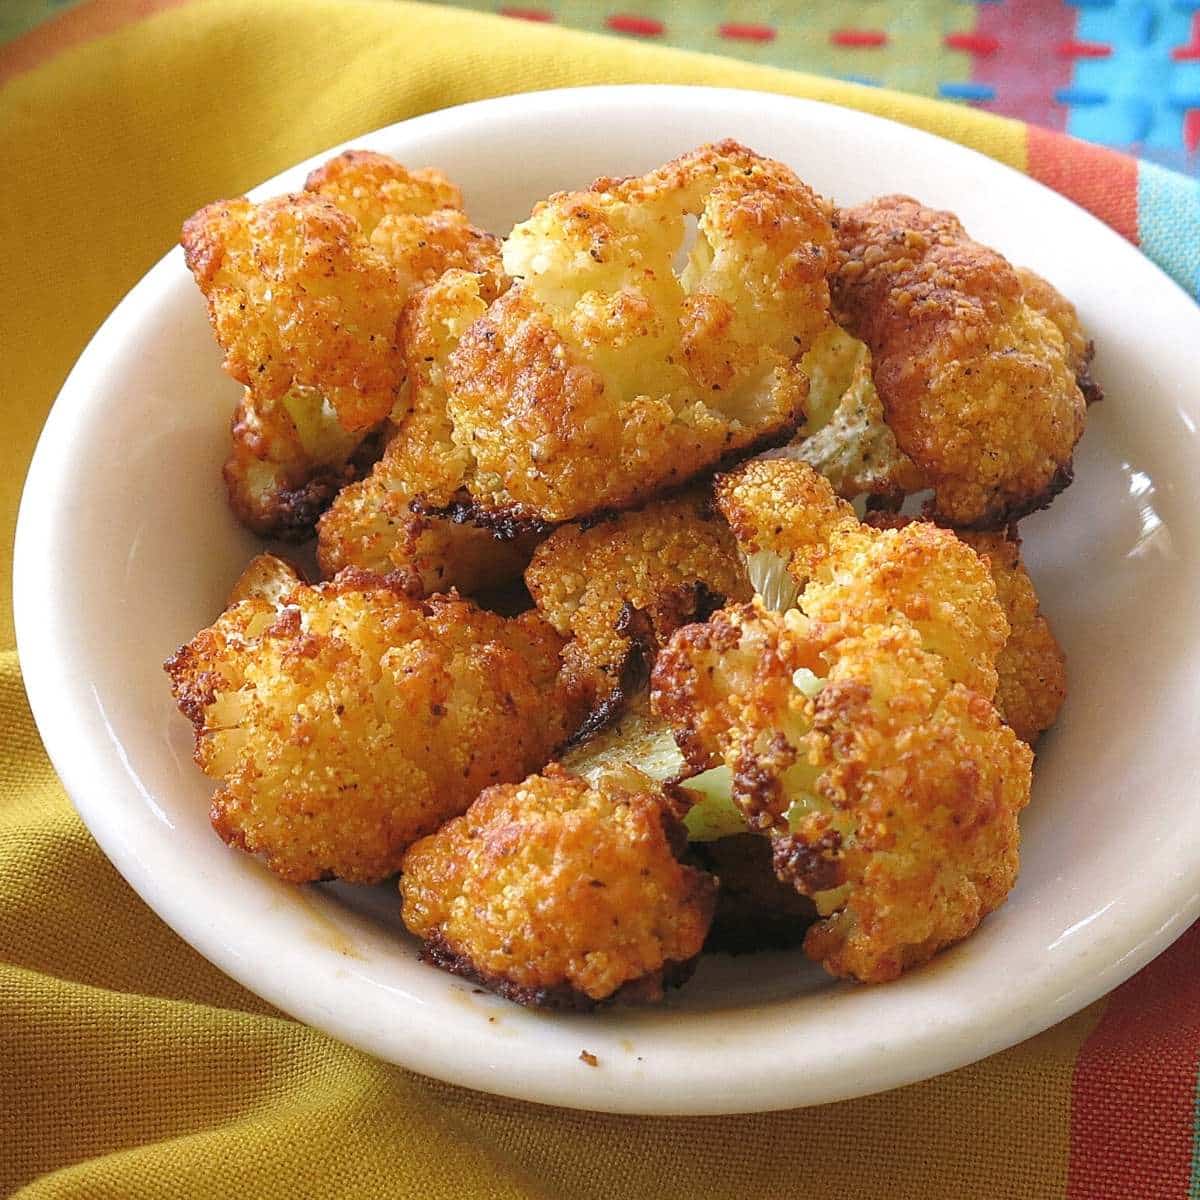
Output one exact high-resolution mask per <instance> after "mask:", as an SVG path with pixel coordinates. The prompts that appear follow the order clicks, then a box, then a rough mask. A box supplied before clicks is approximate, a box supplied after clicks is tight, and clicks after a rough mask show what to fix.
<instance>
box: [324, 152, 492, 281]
mask: <svg viewBox="0 0 1200 1200" xmlns="http://www.w3.org/2000/svg"><path fill="white" fill-rule="evenodd" d="M304 187H305V190H306V191H309V192H312V193H314V194H315V195H318V196H322V197H324V198H325V199H326V200H331V201H332V202H333V203H334V204H336V205H337V206H338V208H340V209H341V210H342V211H343V212H344V213H348V214H349V215H350V216H351V217H353V218H354V220H355V221H356V222H357V223H358V227H359V229H360V230H361V231H362V234H363V236H364V237H366V238H368V239H369V240H370V243H371V245H372V247H374V249H375V250H377V251H378V252H379V253H380V254H381V255H382V256H383V257H384V258H385V259H387V261H388V262H389V263H390V264H391V265H392V267H393V268H394V269H395V271H396V273H397V276H398V278H399V281H400V285H401V287H402V288H403V290H404V292H405V294H406V295H412V293H413V292H414V291H416V290H417V288H422V287H428V286H429V285H430V284H431V283H433V282H434V281H435V280H436V279H437V278H438V277H439V276H440V275H441V274H442V273H443V272H444V271H448V270H451V269H455V270H463V271H472V272H475V273H478V274H480V275H482V276H483V277H484V279H485V281H486V282H485V284H484V290H485V292H486V294H487V296H488V298H489V299H495V297H496V296H498V295H499V294H500V292H502V291H503V290H504V288H505V287H506V286H507V280H506V279H505V277H504V270H503V267H502V266H501V264H500V239H499V238H497V237H496V236H495V235H493V234H490V233H487V232H486V231H484V230H482V229H477V228H476V227H475V226H474V225H472V224H471V223H470V221H469V220H468V219H467V215H466V213H465V212H463V199H462V192H461V191H460V189H459V188H458V186H457V185H456V184H453V183H451V182H450V180H449V179H447V178H446V176H445V175H443V174H442V173H441V171H438V170H436V169H434V168H433V167H423V168H421V169H419V170H415V171H410V170H409V169H408V168H407V167H404V166H402V165H401V164H400V163H398V162H396V160H395V159H393V158H389V157H388V156H387V155H386V154H376V153H374V152H373V151H370V150H347V151H346V152H345V153H343V154H339V155H338V156H337V157H336V158H331V159H330V160H329V161H328V162H327V163H325V164H324V165H323V166H320V167H318V168H317V169H316V170H315V171H313V172H311V173H310V174H309V176H308V179H307V180H306V182H305V184H304Z"/></svg>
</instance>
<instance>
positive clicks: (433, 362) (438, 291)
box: [317, 269, 533, 594]
mask: <svg viewBox="0 0 1200 1200" xmlns="http://www.w3.org/2000/svg"><path fill="white" fill-rule="evenodd" d="M486 286H487V283H486V280H485V279H484V278H483V277H482V276H480V275H477V274H473V273H469V272H466V271H460V270H456V269H455V270H449V271H447V272H446V273H445V274H444V275H442V276H441V278H440V279H438V280H437V282H436V283H434V284H432V285H431V286H429V287H427V288H424V289H422V290H421V291H420V292H418V293H417V294H416V295H415V296H414V297H413V299H412V301H411V302H410V303H409V305H408V307H407V308H406V309H405V310H404V316H403V317H402V318H401V321H400V333H399V340H400V347H401V352H402V353H403V355H404V357H405V360H406V361H407V362H408V363H409V364H411V365H410V367H409V370H408V375H407V378H406V381H405V389H406V391H405V403H406V406H407V407H409V409H410V411H409V412H408V415H407V416H405V417H404V418H403V419H402V420H400V421H399V422H396V423H394V424H393V426H392V430H391V433H390V436H389V441H388V443H387V446H386V448H385V449H384V452H383V457H382V458H381V459H380V460H379V461H378V462H377V463H376V464H375V466H374V468H373V469H372V471H371V473H370V475H368V476H367V477H366V478H365V479H362V480H360V481H358V482H357V483H352V484H350V485H348V486H347V487H345V488H343V489H342V491H341V492H340V493H339V494H338V496H337V498H336V499H335V500H334V502H333V504H332V505H331V506H330V507H329V509H328V511H327V512H326V513H325V514H324V516H323V517H322V518H321V520H320V521H319V523H318V525H317V538H318V541H317V557H318V559H319V561H320V564H321V569H322V571H323V572H324V573H325V574H326V575H327V576H333V575H335V574H336V573H337V572H338V571H340V570H341V569H342V568H343V567H348V566H353V567H361V568H363V569H365V570H369V571H378V572H381V573H386V572H388V571H393V570H397V569H402V570H407V571H413V572H415V573H416V574H417V575H418V576H419V578H420V580H421V583H422V586H423V587H424V590H425V592H426V593H432V592H444V591H448V590H449V589H450V588H451V587H455V588H458V589H459V591H461V592H464V593H468V594H474V593H477V592H480V591H483V590H488V589H492V588H496V587H500V586H503V585H504V584H506V583H509V582H511V581H512V580H514V579H517V578H519V577H520V574H521V571H522V570H523V569H524V568H525V566H526V564H527V563H528V561H529V555H530V553H531V552H532V549H533V546H532V543H531V541H530V539H529V538H518V539H517V540H515V541H501V540H499V539H497V538H496V537H495V536H494V535H493V534H492V533H491V532H490V531H489V530H486V529H480V528H478V527H477V526H474V525H470V524H458V523H455V522H454V521H452V520H451V519H450V518H448V517H439V516H426V515H423V514H421V513H417V512H414V511H413V510H412V507H411V505H412V503H413V501H414V500H416V499H418V498H424V497H427V496H429V495H430V494H432V495H434V496H436V497H443V498H444V497H446V496H448V495H450V494H452V493H453V492H454V490H455V488H457V486H458V483H459V481H460V480H461V478H462V475H463V472H464V470H465V464H466V462H467V461H468V459H469V455H468V454H467V452H466V451H465V450H464V449H462V448H461V447H459V446H457V445H456V444H455V443H454V441H453V438H452V427H451V424H450V418H449V416H448V415H447V412H446V384H445V369H446V362H447V360H448V359H449V356H450V353H451V351H452V350H453V349H454V347H455V346H456V345H457V344H458V339H459V338H460V337H461V336H462V333H463V330H464V329H466V327H467V326H468V325H470V324H471V322H472V321H474V320H475V319H476V318H477V317H479V316H481V315H482V314H483V312H484V311H485V310H486V308H487V304H486V301H485V298H484V297H485V289H486Z"/></svg>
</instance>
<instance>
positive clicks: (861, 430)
mask: <svg viewBox="0 0 1200 1200" xmlns="http://www.w3.org/2000/svg"><path fill="white" fill-rule="evenodd" d="M801 365H802V366H803V368H804V371H805V373H806V374H807V375H808V380H809V386H808V416H807V418H806V420H805V422H804V425H803V427H802V428H801V430H800V432H799V434H798V435H797V436H796V438H795V440H794V441H792V442H791V443H789V445H788V446H787V447H786V448H785V449H782V450H779V451H776V452H775V453H777V454H779V455H780V456H786V457H789V458H797V459H799V460H800V461H801V462H806V463H808V464H809V465H810V466H811V467H812V468H813V469H814V470H816V471H818V472H819V473H820V474H822V475H824V476H825V478H826V479H828V480H829V482H830V484H831V485H832V487H833V490H834V491H835V492H837V494H838V495H839V496H841V497H842V498H843V499H846V500H853V499H854V498H855V497H856V496H862V495H873V496H893V497H899V496H908V495H911V494H912V493H914V492H920V491H923V490H924V489H925V486H926V485H925V479H924V477H923V476H922V475H921V472H920V471H919V470H918V469H917V465H916V463H914V462H913V461H912V459H911V458H909V457H908V455H907V454H904V453H903V452H902V451H901V450H900V447H899V446H898V445H897V444H896V435H895V434H894V433H892V431H891V429H890V428H889V427H888V425H887V423H886V421H885V419H884V413H883V404H882V403H881V402H880V399H879V393H878V392H877V391H876V390H875V380H874V377H873V376H872V373H871V351H870V350H869V349H867V346H866V345H865V343H863V342H860V341H859V340H858V338H856V337H852V336H851V335H850V334H849V333H847V332H846V331H845V330H844V329H842V328H841V327H840V326H838V325H830V326H829V328H828V329H827V330H826V331H825V333H823V334H822V335H821V336H820V337H819V338H818V339H817V340H816V342H815V343H814V344H813V346H812V348H811V349H810V350H809V351H808V353H807V354H805V356H804V358H803V359H802V360H801Z"/></svg>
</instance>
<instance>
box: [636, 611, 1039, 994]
mask: <svg viewBox="0 0 1200 1200" xmlns="http://www.w3.org/2000/svg"><path fill="white" fill-rule="evenodd" d="M653 685H654V692H653V700H654V706H655V710H656V712H658V714H659V715H660V716H662V717H663V718H665V719H666V720H667V721H668V722H669V723H670V724H671V725H672V727H673V728H674V729H675V730H676V736H677V738H678V740H679V745H680V747H681V749H682V750H683V751H684V753H685V755H686V756H687V757H688V759H689V761H690V762H691V765H692V767H693V768H694V769H696V770H702V769H704V768H707V767H710V766H712V765H713V764H714V763H716V762H724V763H725V764H726V765H727V766H728V767H729V769H730V770H731V772H732V777H733V785H732V787H733V799H734V801H735V802H736V803H737V804H738V805H739V806H740V807H741V808H742V809H743V811H744V812H745V814H746V816H747V818H748V820H749V821H750V823H751V824H752V825H753V826H755V827H756V828H758V829H761V830H764V831H766V832H768V833H769V835H770V836H771V837H772V839H773V840H774V859H775V868H776V872H777V874H778V875H779V876H780V877H781V878H782V879H785V880H788V881H790V882H791V883H793V884H794V885H795V887H796V888H797V889H798V890H799V891H800V892H802V893H803V894H804V895H807V896H811V897H812V899H813V900H814V902H815V904H816V907H817V911H818V913H819V914H820V917H821V919H820V920H819V921H818V922H817V923H816V924H815V925H814V926H813V927H812V928H811V929H810V930H809V932H808V934H807V935H806V937H805V942H804V945H805V950H806V952H807V953H808V955H809V956H810V957H812V958H813V959H815V960H817V961H819V962H821V963H822V964H823V965H824V966H825V968H826V969H827V970H829V971H830V972H832V973H833V974H835V975H839V976H850V977H853V978H856V979H859V980H862V981H864V982H872V983H874V982H881V981H884V980H888V979H894V978H895V977H896V976H897V975H899V974H900V973H901V972H902V971H904V970H906V969H908V968H909V967H912V966H915V965H916V964H918V963H920V962H923V961H925V960H926V959H928V958H930V957H931V956H932V955H933V954H934V953H936V951H937V950H939V949H940V948H941V947H943V946H946V945H949V944H950V943H952V942H955V941H958V940H959V939H961V938H963V937H965V936H966V935H967V934H969V933H970V932H971V931H972V930H973V929H974V928H975V927H976V926H977V925H978V924H979V922H980V920H981V919H982V918H983V917H984V916H985V915H986V914H987V913H988V912H991V911H992V910H993V909H995V908H996V907H997V906H998V905H999V904H1001V903H1002V902H1003V900H1004V899H1005V897H1006V896H1007V894H1008V892H1009V890H1010V889H1011V887H1012V885H1013V883H1014V881H1015V879H1016V873H1017V866H1018V847H1019V830H1018V826H1017V814H1018V813H1019V812H1020V810H1021V809H1022V808H1023V807H1024V805H1025V804H1026V803H1027V802H1028V799H1029V785H1030V766H1031V761H1032V754H1031V752H1030V750H1029V748H1028V747H1027V746H1026V745H1025V743H1023V742H1021V741H1020V740H1019V739H1018V738H1017V736H1016V735H1015V734H1014V733H1013V731H1012V730H1011V729H1009V728H1008V727H1007V726H1006V725H1004V724H1002V723H1001V721H1000V719H999V717H998V716H997V714H996V712H995V709H994V708H993V707H992V705H991V704H990V703H989V702H988V701H987V699H985V698H984V697H983V696H981V695H979V694H978V693H976V692H973V691H971V690H970V689H969V688H967V687H964V686H963V685H962V684H959V683H954V682H952V681H951V679H950V676H949V674H948V672H947V671H946V669H945V662H944V660H943V659H942V658H941V657H940V656H939V655H936V654H931V653H929V652H927V651H926V650H924V649H923V648H922V638H921V635H920V633H919V632H918V631H917V629H916V628H915V627H914V626H913V624H912V623H911V622H910V621H909V620H908V619H907V618H906V617H904V616H903V615H901V614H899V613H897V614H894V615H893V617H892V619H891V621H890V622H888V623H887V624H880V625H871V626H868V627H866V628H865V629H864V630H863V631H862V632H861V633H857V634H854V635H852V636H842V635H841V632H840V631H838V630H836V629H833V628H831V627H830V626H828V625H825V624H823V623H821V622H818V621H814V620H812V619H811V618H809V617H807V616H805V615H804V613H802V612H800V611H798V610H792V611H789V612H786V613H773V612H770V611H768V610H766V609H765V608H764V607H763V606H762V605H761V603H760V602H758V601H755V602H754V603H752V604H750V605H745V606H741V607H736V608H731V609H726V610H723V611H722V612H720V613H717V614H716V615H715V616H714V617H713V618H712V619H711V620H710V621H709V622H708V623H707V624H705V625H691V626H688V627H687V628H685V629H682V630H680V631H679V632H678V633H676V634H675V636H674V637H673V638H672V640H671V642H670V644H669V645H668V646H667V647H666V648H665V649H664V650H663V652H662V653H661V654H660V656H659V659H658V662H657V664H656V666H655V670H654V680H653Z"/></svg>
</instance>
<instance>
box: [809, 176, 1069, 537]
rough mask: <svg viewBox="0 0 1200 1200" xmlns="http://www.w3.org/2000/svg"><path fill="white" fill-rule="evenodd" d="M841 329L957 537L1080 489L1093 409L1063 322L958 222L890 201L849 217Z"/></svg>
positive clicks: (840, 283)
mask: <svg viewBox="0 0 1200 1200" xmlns="http://www.w3.org/2000/svg"><path fill="white" fill-rule="evenodd" d="M839 235H840V242H841V249H842V253H843V262H842V264H841V266H840V267H839V269H838V272H837V275H836V277H835V279H834V285H833V290H834V301H835V305H836V307H837V309H838V311H839V319H840V320H841V321H842V322H843V323H844V324H845V325H846V326H847V328H848V329H849V331H850V332H851V333H853V334H854V335H855V336H856V337H860V338H861V339H862V340H863V341H864V342H866V344H867V345H868V346H869V347H870V349H871V352H872V354H873V355H874V378H875V387H876V389H877V391H878V394H879V399H880V400H881V401H882V403H883V409H884V413H885V416H886V420H887V424H888V426H889V427H890V428H891V430H892V432H893V433H894V434H895V437H896V442H897V444H898V445H899V448H900V450H901V451H903V453H905V454H906V455H908V456H909V457H910V458H911V459H912V461H913V462H914V463H915V464H916V466H917V468H918V470H919V471H920V472H921V474H922V475H923V476H924V477H925V479H926V480H927V482H928V485H929V486H930V487H932V488H933V491H934V496H933V500H932V502H931V503H932V515H933V516H934V517H936V519H938V520H939V521H942V522H944V523H946V524H952V525H962V526H977V527H986V528H996V527H1002V526H1004V525H1006V524H1007V523H1009V522H1010V521H1012V520H1015V519H1016V518H1017V517H1019V516H1021V515H1022V514H1024V513H1027V512H1031V511H1033V510H1034V509H1036V508H1041V507H1044V506H1045V505H1046V504H1047V503H1049V501H1050V500H1051V499H1052V498H1053V496H1054V495H1055V494H1056V493H1057V492H1059V491H1061V490H1062V488H1064V487H1065V486H1066V485H1067V484H1068V483H1069V482H1070V480H1071V455H1072V452H1073V450H1074V447H1075V443H1076V442H1077V441H1078V440H1079V438H1080V435H1081V434H1082V433H1083V426H1084V412H1085V408H1086V405H1085V402H1084V397H1083V393H1082V392H1081V391H1080V388H1079V385H1078V384H1077V382H1076V370H1077V364H1076V362H1075V361H1074V359H1073V357H1072V356H1073V351H1072V350H1071V349H1070V348H1069V347H1068V345H1067V343H1066V342H1064V339H1063V334H1062V332H1061V330H1060V328H1059V325H1058V324H1057V323H1056V322H1055V320H1053V319H1051V318H1050V317H1048V316H1047V315H1046V314H1045V313H1043V312H1042V311H1040V310H1039V309H1038V308H1037V307H1035V306H1034V305H1031V304H1029V303H1026V301H1025V299H1024V292H1023V285H1022V279H1021V277H1020V276H1019V275H1018V273H1017V272H1016V271H1015V270H1014V269H1013V267H1012V266H1010V265H1009V263H1008V262H1007V261H1006V260H1005V259H1004V258H1003V257H1001V255H999V254H997V253H996V252H995V251H994V250H990V249H988V248H987V247H986V246H982V245H980V244H979V243H978V242H974V241H972V240H971V239H970V238H969V237H968V236H967V233H966V231H965V230H964V229H963V227H962V225H961V224H960V223H959V221H958V219H957V218H956V217H955V216H953V215H952V214H951V213H946V212H936V211H934V210H932V209H928V208H925V207H924V206H922V205H921V204H918V203H917V201H915V200H912V199H909V198H908V197H905V196H884V197H880V198H879V199H876V200H872V201H870V202H869V203H867V204H862V205H859V206H858V207H856V208H851V209H846V210H844V211H842V212H841V213H840V214H839Z"/></svg>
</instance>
